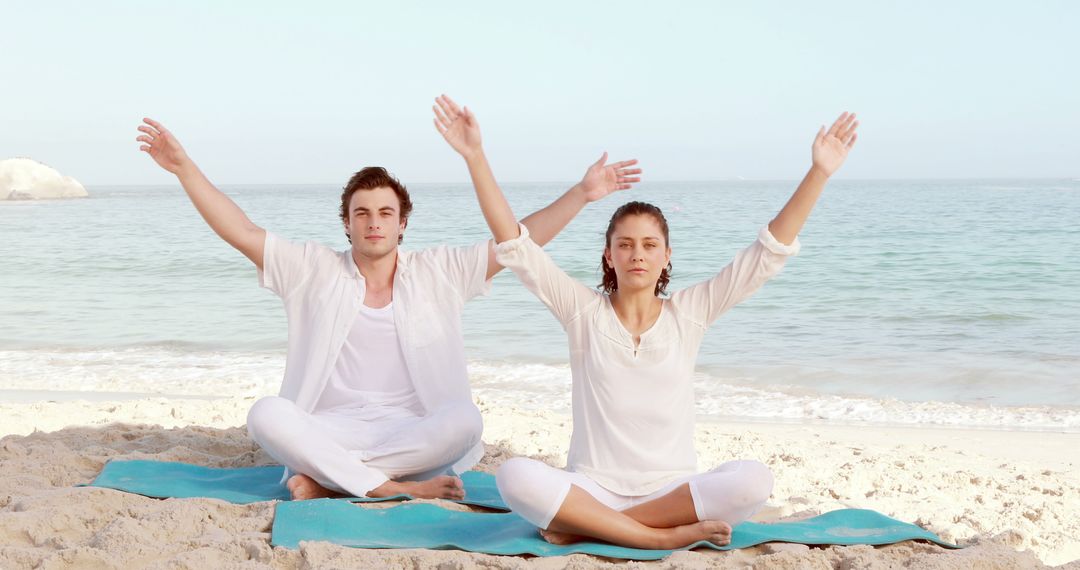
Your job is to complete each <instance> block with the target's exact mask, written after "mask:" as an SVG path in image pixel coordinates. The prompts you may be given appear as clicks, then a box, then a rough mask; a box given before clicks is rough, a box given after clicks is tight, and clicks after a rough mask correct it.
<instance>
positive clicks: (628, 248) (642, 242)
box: [604, 214, 671, 293]
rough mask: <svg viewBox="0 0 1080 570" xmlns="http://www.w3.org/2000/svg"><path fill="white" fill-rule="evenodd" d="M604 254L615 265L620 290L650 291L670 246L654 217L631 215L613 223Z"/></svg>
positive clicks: (613, 266)
mask: <svg viewBox="0 0 1080 570" xmlns="http://www.w3.org/2000/svg"><path fill="white" fill-rule="evenodd" d="M604 258H605V259H606V260H607V264H608V265H609V266H611V267H612V268H614V269H615V278H616V280H617V281H618V284H619V291H620V292H625V293H629V292H631V291H637V290H640V289H648V290H649V291H654V290H655V289H656V282H657V281H658V280H659V279H660V273H661V272H662V271H663V270H664V268H665V267H667V265H668V262H670V261H671V248H669V247H668V246H667V241H666V240H664V232H663V231H662V230H661V229H660V223H659V222H657V220H656V218H655V217H653V216H651V215H648V214H640V215H631V216H626V217H625V218H623V219H621V220H619V221H618V222H616V223H615V232H614V233H613V234H612V235H611V245H610V246H609V247H607V248H605V249H604Z"/></svg>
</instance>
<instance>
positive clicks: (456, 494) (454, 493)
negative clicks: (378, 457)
mask: <svg viewBox="0 0 1080 570" xmlns="http://www.w3.org/2000/svg"><path fill="white" fill-rule="evenodd" d="M367 495H368V496H369V497H391V496H393V495H410V496H412V497H415V498H417V499H454V500H461V499H464V498H465V484H464V483H462V482H461V479H459V478H457V477H451V476H450V475H440V476H438V477H434V478H432V479H428V480H426V481H387V482H385V483H383V484H382V485H379V486H378V487H376V488H374V489H372V490H370V491H368V494H367Z"/></svg>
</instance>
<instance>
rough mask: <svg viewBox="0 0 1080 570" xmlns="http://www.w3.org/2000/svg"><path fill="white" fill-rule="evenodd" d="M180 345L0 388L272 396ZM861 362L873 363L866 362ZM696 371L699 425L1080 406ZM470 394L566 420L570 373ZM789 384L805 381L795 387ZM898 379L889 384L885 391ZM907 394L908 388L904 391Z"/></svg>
mask: <svg viewBox="0 0 1080 570" xmlns="http://www.w3.org/2000/svg"><path fill="white" fill-rule="evenodd" d="M190 348H192V347H191V346H190V345H188V344H187V343H169V344H166V345H148V346H131V347H124V348H116V349H109V350H84V349H34V350H0V389H6V390H28V391H29V390H33V391H67V392H70V391H82V392H127V393H140V394H169V395H171V396H179V395H187V396H222V395H227V396H243V397H248V396H255V397H258V396H264V395H269V394H274V393H276V392H277V391H278V389H279V387H280V383H281V377H282V373H283V371H284V367H285V354H284V351H283V350H263V351H247V352H238V351H205V350H189V349H190ZM871 364H873V363H872V362H871ZM710 372H711V373H706V372H699V373H698V374H697V375H696V377H695V379H694V382H695V391H696V394H697V413H698V414H699V416H700V417H701V418H703V419H717V420H720V419H723V420H740V419H741V420H747V421H783V422H825V423H837V424H851V423H870V424H885V425H904V426H923V427H926V426H950V427H968V428H982V429H1021V430H1052V431H1067V432H1080V406H1052V405H994V404H990V403H985V402H957V401H947V400H949V396H950V395H952V396H954V398H955V394H956V393H957V392H955V391H954V392H950V390H956V388H957V385H958V384H967V383H972V382H977V381H979V375H978V374H977V373H975V372H972V371H965V370H962V369H958V370H955V371H953V372H954V376H955V377H956V378H957V379H959V380H957V381H956V383H951V384H950V385H944V386H942V387H941V389H940V390H939V391H937V392H929V391H926V390H925V389H924V390H922V391H921V392H920V393H921V394H924V395H925V394H933V393H936V394H937V396H934V397H936V398H940V399H932V398H925V397H924V399H923V400H922V401H912V400H902V399H899V398H895V397H890V396H888V395H882V394H876V395H873V396H870V395H853V394H837V393H823V392H822V391H821V389H815V388H814V387H815V386H816V387H819V388H822V389H823V388H826V387H828V386H829V385H828V381H829V374H830V373H829V372H828V371H823V370H820V369H811V368H798V367H788V368H787V369H786V370H785V372H784V373H783V374H775V375H772V382H770V383H766V382H765V381H764V380H763V378H764V377H766V376H765V375H763V374H762V372H761V371H760V370H753V369H728V370H711V371H710ZM469 375H470V382H471V384H472V388H473V394H474V396H475V397H476V398H478V399H479V400H482V401H483V402H484V403H485V405H486V406H488V407H492V406H506V407H519V408H526V409H546V410H552V411H556V412H563V413H569V412H570V409H571V400H570V398H571V383H572V382H571V375H570V367H569V366H568V365H567V364H565V363H563V364H549V363H538V362H523V361H518V360H471V361H470V362H469ZM796 381H802V382H805V383H803V384H797V383H796ZM899 382H902V381H901V380H899V379H898V377H894V378H890V379H889V381H888V382H887V384H889V385H890V386H895V385H897V383H899ZM910 388H912V390H915V386H914V381H913V382H912V385H911V386H910Z"/></svg>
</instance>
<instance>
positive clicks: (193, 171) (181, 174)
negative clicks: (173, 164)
mask: <svg viewBox="0 0 1080 570" xmlns="http://www.w3.org/2000/svg"><path fill="white" fill-rule="evenodd" d="M175 174H176V177H177V178H180V179H184V178H190V177H192V176H198V174H199V167H198V166H196V165H195V161H194V160H191V159H190V158H188V159H186V160H184V161H183V162H181V163H180V166H179V167H177V169H176V172H175Z"/></svg>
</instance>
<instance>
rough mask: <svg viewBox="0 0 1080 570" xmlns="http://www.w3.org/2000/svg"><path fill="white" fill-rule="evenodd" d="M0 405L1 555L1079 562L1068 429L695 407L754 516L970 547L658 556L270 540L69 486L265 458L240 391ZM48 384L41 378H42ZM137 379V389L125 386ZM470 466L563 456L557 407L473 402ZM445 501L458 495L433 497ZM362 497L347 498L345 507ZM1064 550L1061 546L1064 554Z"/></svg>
mask: <svg viewBox="0 0 1080 570" xmlns="http://www.w3.org/2000/svg"><path fill="white" fill-rule="evenodd" d="M8 396H9V397H7V398H5V399H4V400H5V402H6V403H4V404H0V435H2V436H3V437H2V439H0V567H2V568H5V569H6V568H134V567H148V568H241V567H243V568H254V567H273V568H300V567H305V568H308V567H310V568H338V567H340V568H345V567H390V568H526V567H529V568H532V567H536V568H562V567H569V568H600V567H606V566H618V567H634V568H637V567H653V568H675V567H678V568H683V567H689V568H898V567H913V568H1042V567H1046V566H1055V565H1064V567H1068V568H1080V516H1078V515H1077V512H1080V470H1078V466H1080V458H1078V456H1080V454H1078V453H1077V452H1076V449H1078V448H1080V434H1068V433H1045V432H1043V433H1034V432H1008V431H974V430H959V429H918V428H888V427H868V426H837V425H806V424H803V425H799V424H769V423H700V424H699V426H698V439H697V443H698V450H699V453H700V459H701V467H702V468H705V467H707V466H709V465H711V464H715V463H719V462H722V461H725V460H728V459H735V458H756V459H759V460H762V461H764V462H765V463H767V464H768V465H769V466H770V467H771V468H772V469H773V470H774V471H775V473H776V487H775V490H774V492H773V495H772V498H771V499H770V501H769V504H768V506H767V507H766V509H765V510H764V511H763V512H762V513H759V515H758V516H757V517H755V519H756V520H783V519H798V518H805V517H807V516H811V515H814V514H818V513H822V512H826V511H829V510H833V509H837V508H847V507H856V508H869V509H875V510H878V511H880V512H882V513H884V514H886V515H889V516H892V517H895V518H898V519H901V520H905V521H910V522H915V523H917V524H919V525H921V526H923V527H925V528H927V529H929V530H931V531H933V532H936V533H938V534H939V535H940V536H941V537H942V538H943V539H945V540H947V541H952V542H955V543H958V544H960V545H962V546H965V547H966V548H964V549H962V550H957V551H950V550H946V549H943V548H940V547H937V546H934V545H930V544H925V543H917V542H906V543H901V544H897V545H891V546H884V547H870V546H854V547H828V548H810V547H806V546H802V545H789V544H766V545H762V546H759V547H755V548H750V549H744V550H739V551H733V552H681V553H677V554H675V555H674V556H671V557H669V558H667V559H665V560H662V561H658V562H647V563H645V562H642V563H626V562H621V561H610V560H605V559H600V558H596V557H592V556H586V555H574V556H570V557H557V558H531V557H513V556H490V555H483V554H473V553H467V552H456V551H427V550H361V549H353V548H345V547H340V546H336V545H332V544H327V543H304V544H303V545H302V547H301V548H300V549H299V550H289V549H285V548H280V547H279V548H273V547H271V546H270V544H269V541H270V527H271V523H272V520H273V511H274V508H273V503H270V502H266V503H256V504H252V505H233V504H228V503H225V502H222V501H218V500H210V499H182V500H157V499H149V498H145V497H141V496H137V495H132V494H128V493H123V492H119V491H113V490H108V489H96V488H79V487H74V485H77V484H80V483H87V482H89V481H91V480H92V479H93V477H94V476H95V475H96V474H97V472H98V471H99V470H100V469H101V467H102V466H103V465H104V464H105V462H106V461H108V460H109V459H113V458H128V459H134V458H144V459H145V458H153V459H159V460H167V461H187V462H193V463H198V464H202V465H208V466H216V467H230V466H248V465H259V464H267V463H272V460H271V459H270V458H269V457H267V456H266V455H265V454H264V453H262V452H261V451H260V450H258V449H257V448H256V447H255V445H254V444H253V443H252V442H251V440H250V439H248V437H247V435H246V431H245V429H244V427H242V426H243V425H244V420H245V417H246V413H247V409H248V407H249V406H250V405H251V404H252V402H253V401H254V398H253V397H248V398H235V399H213V400H211V399H167V398H160V397H136V396H131V397H129V398H125V397H124V396H123V395H118V394H110V395H109V397H110V399H107V400H101V399H100V398H94V397H93V395H92V394H87V395H86V396H87V397H86V398H85V399H80V398H78V397H77V394H72V393H63V394H57V395H56V396H55V397H51V398H47V399H51V400H53V401H37V402H33V401H27V400H33V399H35V398H40V397H41V396H42V394H36V395H33V397H31V395H25V397H24V398H23V400H24V401H22V402H19V401H18V399H17V398H14V397H11V395H8ZM46 396H48V395H46ZM137 396H138V395H137ZM480 405H481V409H482V411H483V413H484V418H485V422H486V429H485V436H484V437H485V441H486V443H487V445H488V453H487V456H486V457H485V458H484V460H483V462H482V464H481V466H480V467H479V468H480V469H482V470H487V471H491V470H494V469H495V468H496V467H497V466H498V465H499V464H500V463H501V462H503V461H505V460H506V459H507V458H509V457H512V456H515V455H527V456H531V457H535V458H539V459H542V460H544V461H548V462H550V463H552V464H554V465H561V462H562V461H563V459H564V454H565V452H566V446H567V444H568V442H569V436H570V418H569V417H567V416H563V415H558V414H552V413H547V412H533V411H522V410H507V409H491V408H490V407H489V406H486V405H485V404H484V403H483V402H480ZM446 505H447V506H449V507H451V508H466V507H459V506H457V505H453V504H450V503H446ZM358 508H360V507H358ZM1070 561H1071V563H1070Z"/></svg>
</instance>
